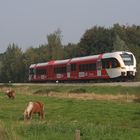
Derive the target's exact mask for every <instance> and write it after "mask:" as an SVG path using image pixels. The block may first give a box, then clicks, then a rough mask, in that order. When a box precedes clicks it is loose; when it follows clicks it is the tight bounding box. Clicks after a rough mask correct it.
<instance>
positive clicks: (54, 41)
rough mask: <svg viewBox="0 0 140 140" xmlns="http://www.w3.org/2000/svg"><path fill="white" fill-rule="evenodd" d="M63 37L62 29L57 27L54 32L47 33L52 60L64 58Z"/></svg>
mask: <svg viewBox="0 0 140 140" xmlns="http://www.w3.org/2000/svg"><path fill="white" fill-rule="evenodd" d="M61 38H62V36H61V30H60V29H57V31H55V32H54V33H52V34H49V35H47V40H48V47H49V55H50V60H53V59H62V58H63V47H62V43H61ZM47 53H48V52H47Z"/></svg>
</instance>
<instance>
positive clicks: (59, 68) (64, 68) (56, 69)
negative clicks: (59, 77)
mask: <svg viewBox="0 0 140 140" xmlns="http://www.w3.org/2000/svg"><path fill="white" fill-rule="evenodd" d="M54 73H56V74H58V73H59V74H62V73H66V67H56V68H54Z"/></svg>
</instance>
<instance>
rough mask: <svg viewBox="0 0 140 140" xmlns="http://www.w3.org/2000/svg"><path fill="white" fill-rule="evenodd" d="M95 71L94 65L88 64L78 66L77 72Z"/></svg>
mask: <svg viewBox="0 0 140 140" xmlns="http://www.w3.org/2000/svg"><path fill="white" fill-rule="evenodd" d="M93 70H96V64H95V63H90V64H80V65H79V71H80V72H82V71H93Z"/></svg>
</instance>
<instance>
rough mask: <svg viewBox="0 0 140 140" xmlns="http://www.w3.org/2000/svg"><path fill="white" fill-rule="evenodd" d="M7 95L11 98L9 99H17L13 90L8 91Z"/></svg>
mask: <svg viewBox="0 0 140 140" xmlns="http://www.w3.org/2000/svg"><path fill="white" fill-rule="evenodd" d="M5 94H6V95H7V96H8V97H9V99H14V98H15V91H14V90H12V89H8V90H6V92H5Z"/></svg>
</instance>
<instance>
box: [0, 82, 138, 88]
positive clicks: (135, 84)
mask: <svg viewBox="0 0 140 140" xmlns="http://www.w3.org/2000/svg"><path fill="white" fill-rule="evenodd" d="M10 84H11V85H17V86H22V85H27V86H31V85H41V86H54V85H56V86H57V85H59V86H61V85H63V86H126V87H138V86H140V82H112V83H10ZM0 85H1V86H2V85H8V84H4V83H0Z"/></svg>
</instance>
